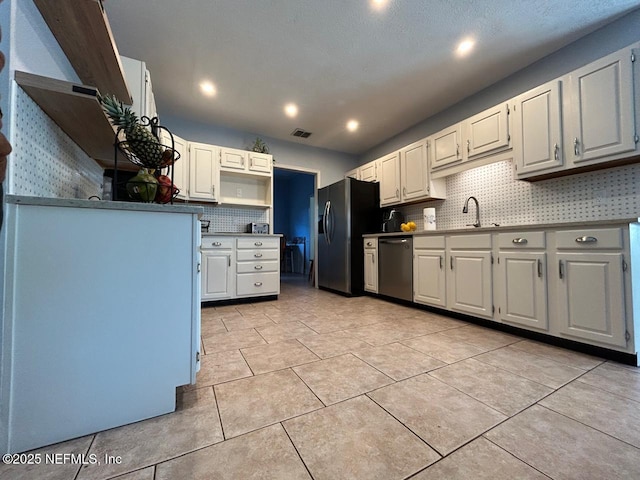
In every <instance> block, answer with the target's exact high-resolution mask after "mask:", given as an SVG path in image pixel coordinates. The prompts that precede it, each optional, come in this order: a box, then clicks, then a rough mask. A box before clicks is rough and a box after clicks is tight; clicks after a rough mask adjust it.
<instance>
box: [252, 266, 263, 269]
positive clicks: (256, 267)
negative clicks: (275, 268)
mask: <svg viewBox="0 0 640 480" xmlns="http://www.w3.org/2000/svg"><path fill="white" fill-rule="evenodd" d="M253 268H255V269H256V270H262V265H255V266H254V267H253Z"/></svg>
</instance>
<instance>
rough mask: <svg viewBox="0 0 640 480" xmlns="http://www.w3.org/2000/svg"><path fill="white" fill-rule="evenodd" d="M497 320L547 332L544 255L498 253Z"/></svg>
mask: <svg viewBox="0 0 640 480" xmlns="http://www.w3.org/2000/svg"><path fill="white" fill-rule="evenodd" d="M498 266H499V272H500V279H501V291H500V306H499V315H500V319H501V320H502V321H504V322H507V323H515V324H517V325H519V326H523V327H526V328H535V329H539V330H547V329H548V317H547V279H546V274H545V270H546V254H545V253H542V252H540V253H534V252H502V251H501V252H500V257H499V261H498Z"/></svg>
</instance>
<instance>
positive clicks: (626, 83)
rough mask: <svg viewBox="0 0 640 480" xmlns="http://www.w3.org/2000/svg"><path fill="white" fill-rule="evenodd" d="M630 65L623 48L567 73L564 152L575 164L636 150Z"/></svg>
mask: <svg viewBox="0 0 640 480" xmlns="http://www.w3.org/2000/svg"><path fill="white" fill-rule="evenodd" d="M632 67H633V65H632V51H631V50H630V49H623V50H620V51H618V52H615V53H613V54H611V55H607V56H606V57H603V58H601V59H600V60H597V61H595V62H593V63H590V64H589V65H587V66H585V67H583V68H580V69H578V70H576V71H574V72H572V73H571V74H570V75H569V85H570V89H571V90H570V95H571V109H570V117H569V122H568V124H569V128H568V129H567V130H568V131H567V135H568V142H567V146H569V145H570V147H569V148H568V152H567V153H568V155H569V156H570V158H571V160H572V162H573V163H574V164H575V165H576V166H578V165H582V164H590V163H597V162H598V159H601V158H603V157H611V156H614V155H618V154H622V153H626V152H633V151H635V150H636V137H635V134H636V131H635V122H634V107H633V105H634V96H633V68H632Z"/></svg>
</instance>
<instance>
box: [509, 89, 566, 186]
mask: <svg viewBox="0 0 640 480" xmlns="http://www.w3.org/2000/svg"><path fill="white" fill-rule="evenodd" d="M561 87H562V83H561V82H560V81H559V80H554V81H552V82H549V83H546V84H544V85H541V86H539V87H537V88H534V89H533V90H530V91H528V92H526V93H523V94H522V95H519V96H517V97H516V98H515V99H514V100H513V102H512V114H513V155H514V161H515V164H516V171H517V174H518V178H526V177H527V176H530V175H531V174H533V173H535V174H540V173H541V172H549V171H550V170H555V169H558V168H559V167H562V166H563V164H564V161H563V148H562V115H561V106H562V98H561Z"/></svg>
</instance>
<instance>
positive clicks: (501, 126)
mask: <svg viewBox="0 0 640 480" xmlns="http://www.w3.org/2000/svg"><path fill="white" fill-rule="evenodd" d="M462 129H463V135H464V138H465V145H464V150H465V154H466V156H467V158H468V159H472V158H475V157H478V156H481V155H487V154H489V153H494V152H498V151H501V150H505V149H507V148H509V146H510V145H509V141H510V138H509V106H508V104H507V103H501V104H499V105H496V106H495V107H492V108H489V109H487V110H485V111H484V112H480V113H478V114H477V115H474V116H473V117H471V118H468V119H467V120H465V121H464V123H463V125H462Z"/></svg>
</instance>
